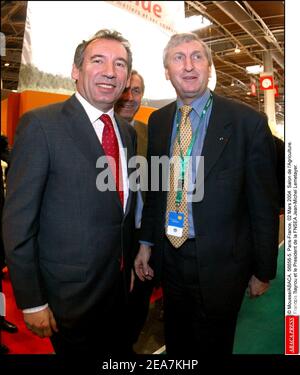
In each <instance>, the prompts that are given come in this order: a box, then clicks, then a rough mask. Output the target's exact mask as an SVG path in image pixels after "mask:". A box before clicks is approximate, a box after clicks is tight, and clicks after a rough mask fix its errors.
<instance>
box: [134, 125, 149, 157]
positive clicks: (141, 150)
mask: <svg viewBox="0 0 300 375" xmlns="http://www.w3.org/2000/svg"><path fill="white" fill-rule="evenodd" d="M133 126H134V129H135V131H136V134H137V152H136V153H137V155H141V156H144V157H147V147H148V127H147V125H146V124H144V123H143V122H141V121H137V120H134V124H133Z"/></svg>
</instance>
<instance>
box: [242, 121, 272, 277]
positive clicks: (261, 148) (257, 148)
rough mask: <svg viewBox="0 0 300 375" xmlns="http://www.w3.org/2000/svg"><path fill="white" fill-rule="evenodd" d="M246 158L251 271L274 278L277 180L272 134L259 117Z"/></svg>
mask: <svg viewBox="0 0 300 375" xmlns="http://www.w3.org/2000/svg"><path fill="white" fill-rule="evenodd" d="M248 155H249V156H248V160H247V169H246V173H247V175H246V176H247V178H246V193H247V200H248V206H249V211H250V217H251V226H252V234H253V240H254V252H255V265H254V266H255V267H254V274H255V276H256V277H257V278H258V279H260V280H261V281H267V280H271V279H273V278H275V276H276V267H277V254H278V229H279V207H278V184H277V178H276V155H275V146H274V142H273V137H272V134H271V131H270V129H269V126H268V124H267V122H266V121H265V120H264V119H262V120H260V121H259V123H258V125H257V127H256V130H255V132H254V134H253V137H252V142H251V146H250V149H249V154H248Z"/></svg>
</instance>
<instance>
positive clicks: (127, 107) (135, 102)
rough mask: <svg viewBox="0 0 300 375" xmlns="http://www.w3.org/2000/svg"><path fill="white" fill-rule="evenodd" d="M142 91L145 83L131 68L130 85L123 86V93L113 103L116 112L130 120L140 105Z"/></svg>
mask: <svg viewBox="0 0 300 375" xmlns="http://www.w3.org/2000/svg"><path fill="white" fill-rule="evenodd" d="M144 91H145V84H144V79H143V77H142V76H141V75H140V74H139V73H138V72H137V71H136V70H132V72H131V78H130V85H129V87H126V88H125V90H124V91H123V94H122V95H121V97H120V98H119V100H118V101H117V103H116V104H115V111H116V112H117V114H118V115H119V116H121V117H122V118H124V119H125V120H127V121H129V122H131V121H132V120H133V118H134V116H135V114H136V113H137V111H138V110H139V108H140V106H141V102H142V98H143V95H144Z"/></svg>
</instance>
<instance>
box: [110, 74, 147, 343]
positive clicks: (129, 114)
mask: <svg viewBox="0 0 300 375" xmlns="http://www.w3.org/2000/svg"><path fill="white" fill-rule="evenodd" d="M144 92H145V83H144V79H143V77H142V76H141V75H140V74H139V73H138V72H137V71H136V70H132V72H131V78H130V85H129V87H126V88H125V90H124V92H123V94H122V95H121V97H120V98H119V100H118V101H117V103H116V104H115V111H116V112H117V113H118V115H119V116H121V117H123V118H124V119H125V120H127V121H128V122H129V123H130V124H131V125H132V126H133V127H134V129H135V130H136V133H137V155H138V156H143V157H144V158H146V156H147V144H148V127H147V125H146V124H145V123H143V122H141V121H137V120H135V119H134V116H135V114H136V113H137V111H138V110H139V108H140V106H141V103H142V98H143V95H144ZM145 173H147V172H146V171H143V173H142V174H141V180H143V179H144V178H145V177H143V176H145ZM144 201H145V191H142V194H141V195H139V196H138V202H137V207H136V220H135V226H136V230H135V236H134V254H135V255H136V254H137V251H138V248H139V236H140V227H141V216H142V215H141V214H142V209H143V203H144ZM153 286H154V285H153V281H152V280H148V281H147V282H142V281H140V279H139V278H135V280H134V285H133V289H132V291H131V293H130V295H129V320H130V337H131V340H132V344H135V343H136V342H137V341H138V338H139V335H140V333H141V330H142V328H143V326H144V324H145V321H146V319H147V315H148V310H149V303H150V297H151V293H152V290H153Z"/></svg>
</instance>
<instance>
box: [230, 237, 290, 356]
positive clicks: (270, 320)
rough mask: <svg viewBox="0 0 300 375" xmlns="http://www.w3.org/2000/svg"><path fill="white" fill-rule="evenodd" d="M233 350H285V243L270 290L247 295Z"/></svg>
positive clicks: (278, 352) (252, 351)
mask: <svg viewBox="0 0 300 375" xmlns="http://www.w3.org/2000/svg"><path fill="white" fill-rule="evenodd" d="M233 353H234V354H283V353H284V244H282V245H281V246H280V248H279V255H278V263H277V276H276V279H275V280H273V281H272V282H271V286H270V289H269V290H268V292H267V293H265V294H264V295H262V296H261V297H259V298H255V299H250V298H249V297H247V296H245V298H244V301H243V304H242V307H241V310H240V313H239V318H238V324H237V330H236V335H235V343H234V351H233Z"/></svg>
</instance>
